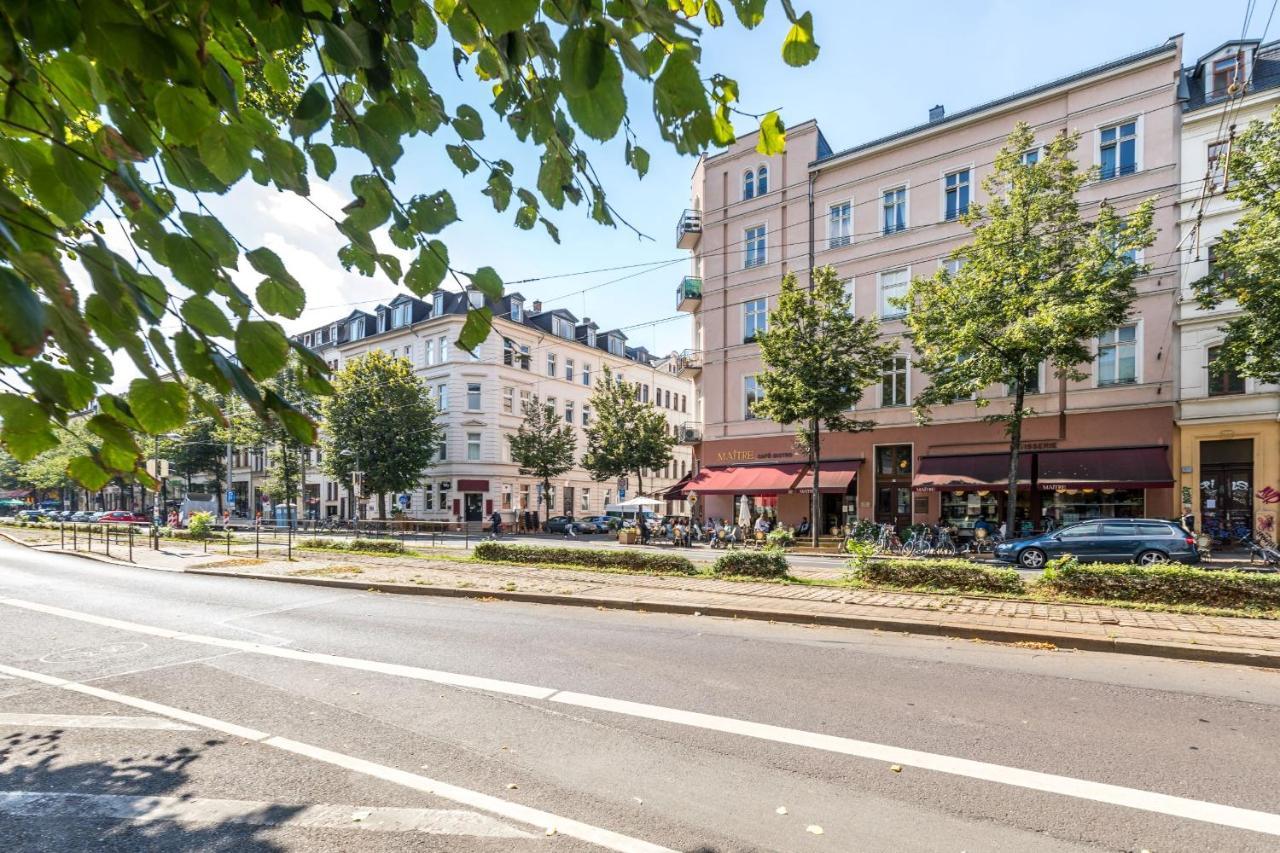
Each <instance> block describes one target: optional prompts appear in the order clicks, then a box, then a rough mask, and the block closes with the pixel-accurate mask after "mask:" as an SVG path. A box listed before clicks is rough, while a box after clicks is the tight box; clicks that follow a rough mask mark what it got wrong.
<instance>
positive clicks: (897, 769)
mask: <svg viewBox="0 0 1280 853" xmlns="http://www.w3.org/2000/svg"><path fill="white" fill-rule="evenodd" d="M889 769H890V770H892V771H893V772H894V773H901V772H902V765H901V764H894V765H893V766H891V767H890V768H889Z"/></svg>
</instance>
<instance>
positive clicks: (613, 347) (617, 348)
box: [608, 335, 626, 357]
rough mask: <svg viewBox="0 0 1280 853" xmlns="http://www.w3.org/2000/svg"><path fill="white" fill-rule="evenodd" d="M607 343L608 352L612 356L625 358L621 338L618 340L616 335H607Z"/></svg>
mask: <svg viewBox="0 0 1280 853" xmlns="http://www.w3.org/2000/svg"><path fill="white" fill-rule="evenodd" d="M608 342H609V352H611V353H613V354H614V355H620V356H624V357H625V356H626V349H625V348H624V347H623V345H622V338H619V337H617V336H616V335H609V338H608Z"/></svg>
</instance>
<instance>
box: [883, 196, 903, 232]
mask: <svg viewBox="0 0 1280 853" xmlns="http://www.w3.org/2000/svg"><path fill="white" fill-rule="evenodd" d="M906 230H907V188H906V187H895V188H894V189H891V190H885V191H884V233H886V234H896V233H897V232H899V231H906Z"/></svg>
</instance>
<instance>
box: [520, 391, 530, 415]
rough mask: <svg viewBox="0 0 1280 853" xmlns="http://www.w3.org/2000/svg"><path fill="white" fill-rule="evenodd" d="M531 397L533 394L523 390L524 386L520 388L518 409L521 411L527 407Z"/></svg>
mask: <svg viewBox="0 0 1280 853" xmlns="http://www.w3.org/2000/svg"><path fill="white" fill-rule="evenodd" d="M532 399H533V395H531V394H530V393H529V392H528V391H527V390H525V389H524V388H521V389H520V411H521V412H523V411H524V410H525V409H527V408H529V401H530V400H532Z"/></svg>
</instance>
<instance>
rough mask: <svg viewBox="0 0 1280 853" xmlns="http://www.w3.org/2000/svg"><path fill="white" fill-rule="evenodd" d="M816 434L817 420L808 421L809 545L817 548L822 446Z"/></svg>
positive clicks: (819, 527)
mask: <svg viewBox="0 0 1280 853" xmlns="http://www.w3.org/2000/svg"><path fill="white" fill-rule="evenodd" d="M820 442H821V439H820V438H819V433H818V419H817V418H814V419H813V420H811V421H809V458H810V460H812V462H813V494H812V495H810V497H809V519H810V521H809V544H810V546H812V547H813V548H814V549H817V547H818V537H819V536H820V535H821V534H822V530H821V525H820V522H819V521H818V516H819V515H820V514H821V513H822V493H821V492H819V491H818V470H819V468H820V467H821V465H822V445H821V443H820Z"/></svg>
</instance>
